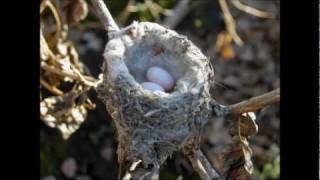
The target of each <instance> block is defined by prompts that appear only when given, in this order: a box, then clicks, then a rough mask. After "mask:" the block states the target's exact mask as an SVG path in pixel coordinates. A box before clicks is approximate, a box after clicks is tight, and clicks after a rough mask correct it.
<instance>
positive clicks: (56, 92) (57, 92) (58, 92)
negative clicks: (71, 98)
mask: <svg viewBox="0 0 320 180" xmlns="http://www.w3.org/2000/svg"><path fill="white" fill-rule="evenodd" d="M40 84H41V86H43V87H45V88H46V89H47V90H48V91H50V92H51V93H52V94H54V95H56V96H63V95H64V94H63V92H62V91H61V90H60V89H58V88H56V87H54V86H51V85H50V84H49V83H47V82H46V81H45V80H44V79H42V78H40Z"/></svg>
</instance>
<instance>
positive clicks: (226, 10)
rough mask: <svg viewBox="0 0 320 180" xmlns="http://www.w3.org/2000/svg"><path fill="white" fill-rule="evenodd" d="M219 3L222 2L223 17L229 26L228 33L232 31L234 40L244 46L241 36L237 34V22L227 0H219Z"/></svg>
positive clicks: (227, 26)
mask: <svg viewBox="0 0 320 180" xmlns="http://www.w3.org/2000/svg"><path fill="white" fill-rule="evenodd" d="M219 4H220V6H221V9H222V12H223V18H224V21H225V23H226V28H227V31H228V33H230V35H231V36H232V39H233V40H234V42H235V43H236V44H237V45H239V46H242V45H243V41H242V39H241V38H240V37H239V35H238V34H237V31H236V23H235V21H234V19H233V17H232V15H231V13H230V11H229V8H228V5H227V2H226V0H219Z"/></svg>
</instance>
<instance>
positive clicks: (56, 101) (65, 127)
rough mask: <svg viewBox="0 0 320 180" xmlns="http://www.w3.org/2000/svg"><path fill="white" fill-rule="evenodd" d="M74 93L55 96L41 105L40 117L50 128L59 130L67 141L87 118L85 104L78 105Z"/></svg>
mask: <svg viewBox="0 0 320 180" xmlns="http://www.w3.org/2000/svg"><path fill="white" fill-rule="evenodd" d="M82 95H83V94H77V93H75V92H74V91H73V92H71V93H68V94H65V95H64V96H53V97H49V98H46V99H44V100H43V101H42V102H41V103H40V117H41V119H42V120H43V121H44V122H45V123H46V124H47V125H48V126H50V127H54V128H58V129H59V130H60V131H61V132H62V134H63V137H64V138H65V139H67V138H68V137H69V136H70V135H71V134H72V133H73V132H75V131H76V130H77V129H78V128H79V127H80V125H81V123H82V122H83V121H84V120H85V119H86V117H87V110H86V108H85V107H84V105H83V103H80V104H79V105H78V104H76V102H75V100H76V98H77V97H79V96H82Z"/></svg>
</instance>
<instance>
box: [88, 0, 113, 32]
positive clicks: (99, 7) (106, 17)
mask: <svg viewBox="0 0 320 180" xmlns="http://www.w3.org/2000/svg"><path fill="white" fill-rule="evenodd" d="M91 2H92V5H93V7H94V9H95V11H96V13H97V15H98V17H99V18H100V21H101V22H102V23H103V26H104V28H105V29H106V30H107V31H108V32H112V31H113V32H114V31H119V27H118V25H117V24H116V22H115V21H114V19H113V17H112V15H111V14H110V12H109V10H108V8H107V6H106V5H105V4H104V2H103V0H91Z"/></svg>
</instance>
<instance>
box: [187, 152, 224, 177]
mask: <svg viewBox="0 0 320 180" xmlns="http://www.w3.org/2000/svg"><path fill="white" fill-rule="evenodd" d="M187 157H188V159H189V161H190V163H191V165H192V167H193V169H194V170H195V171H197V173H198V174H199V176H200V178H201V179H202V180H214V179H218V178H219V177H220V176H219V174H218V173H217V171H216V170H215V169H214V168H213V167H212V166H211V164H210V163H209V161H208V159H207V158H206V157H205V156H204V154H203V153H202V151H201V150H197V151H196V152H195V153H193V154H189V155H187Z"/></svg>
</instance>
